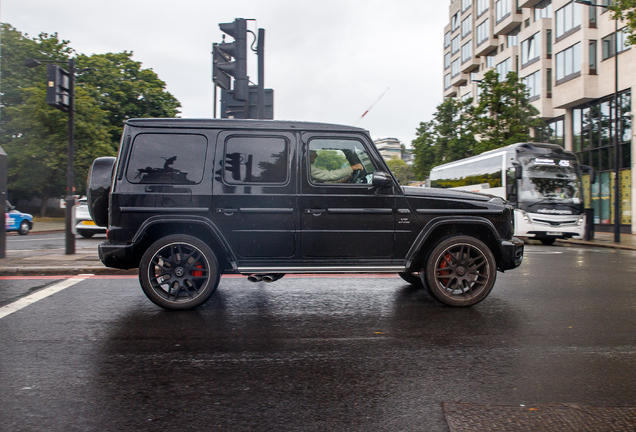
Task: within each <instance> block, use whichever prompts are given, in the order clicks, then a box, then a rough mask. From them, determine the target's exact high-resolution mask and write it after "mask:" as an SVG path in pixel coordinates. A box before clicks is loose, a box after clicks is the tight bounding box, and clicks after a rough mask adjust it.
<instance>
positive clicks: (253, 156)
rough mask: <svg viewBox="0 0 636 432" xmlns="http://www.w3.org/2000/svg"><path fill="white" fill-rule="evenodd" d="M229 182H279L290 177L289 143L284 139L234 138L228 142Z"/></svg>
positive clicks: (225, 177) (226, 177) (225, 176)
mask: <svg viewBox="0 0 636 432" xmlns="http://www.w3.org/2000/svg"><path fill="white" fill-rule="evenodd" d="M224 156H225V157H224V169H223V180H225V182H226V183H241V184H242V183H270V184H272V183H278V184H283V183H286V182H287V179H288V177H289V163H288V161H289V143H288V141H287V139H285V138H283V137H271V136H270V137H260V136H231V137H230V138H229V139H228V140H227V141H226V142H225V155H224Z"/></svg>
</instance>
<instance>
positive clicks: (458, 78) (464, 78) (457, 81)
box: [451, 73, 470, 87]
mask: <svg viewBox="0 0 636 432" xmlns="http://www.w3.org/2000/svg"><path fill="white" fill-rule="evenodd" d="M469 76H470V74H467V73H459V74H457V75H455V76H454V77H451V86H453V87H459V86H462V85H465V84H466V83H467V82H468V77H469Z"/></svg>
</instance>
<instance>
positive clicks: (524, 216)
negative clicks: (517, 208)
mask: <svg viewBox="0 0 636 432" xmlns="http://www.w3.org/2000/svg"><path fill="white" fill-rule="evenodd" d="M521 216H523V221H524V222H525V223H527V224H529V223H532V219H530V216H528V213H526V212H524V211H523V210H521Z"/></svg>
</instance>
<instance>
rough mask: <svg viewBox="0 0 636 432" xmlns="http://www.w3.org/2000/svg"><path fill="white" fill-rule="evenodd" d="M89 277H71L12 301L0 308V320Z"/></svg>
mask: <svg viewBox="0 0 636 432" xmlns="http://www.w3.org/2000/svg"><path fill="white" fill-rule="evenodd" d="M90 277H92V275H80V276H76V277H72V278H69V279H66V280H63V281H62V282H59V283H56V284H55V285H53V286H50V287H48V288H44V289H43V290H40V291H38V292H35V293H33V294H31V295H28V296H26V297H22V298H21V299H20V300H17V301H14V302H13V303H11V304H8V305H6V306H3V307H1V308H0V319H2V318H4V317H6V316H7V315H11V314H12V313H14V312H17V311H19V310H20V309H22V308H25V307H27V306H28V305H30V304H33V303H35V302H37V301H39V300H42V299H44V298H47V297H48V296H50V295H53V294H55V293H58V292H60V291H62V290H64V289H66V288H68V287H70V286H73V285H75V284H76V283H79V282H82V281H85V280H86V279H88V278H90Z"/></svg>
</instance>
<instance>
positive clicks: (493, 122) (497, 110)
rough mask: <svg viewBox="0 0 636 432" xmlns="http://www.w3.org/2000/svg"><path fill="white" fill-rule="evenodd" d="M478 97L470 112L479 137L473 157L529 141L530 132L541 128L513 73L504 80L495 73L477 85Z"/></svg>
mask: <svg viewBox="0 0 636 432" xmlns="http://www.w3.org/2000/svg"><path fill="white" fill-rule="evenodd" d="M479 88H480V90H481V95H480V97H479V103H478V105H477V107H476V108H475V109H474V112H473V119H472V120H473V124H474V131H475V133H476V134H478V135H479V144H477V146H476V148H475V150H476V154H479V153H482V152H484V151H487V150H492V149H496V148H499V147H503V146H507V145H510V144H514V143H517V142H523V141H532V140H533V138H532V137H531V136H530V130H531V129H532V128H534V127H541V126H542V124H543V122H542V121H541V120H540V119H538V117H537V116H538V115H539V110H537V109H536V108H535V107H534V106H532V105H531V104H530V103H529V101H528V91H527V89H526V86H525V85H524V84H523V83H521V82H520V81H519V77H518V76H517V74H516V73H515V72H510V73H508V75H507V76H506V78H505V79H504V80H500V79H499V74H498V73H497V72H495V71H494V70H490V71H488V72H486V74H485V75H484V79H483V80H482V82H481V83H479Z"/></svg>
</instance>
